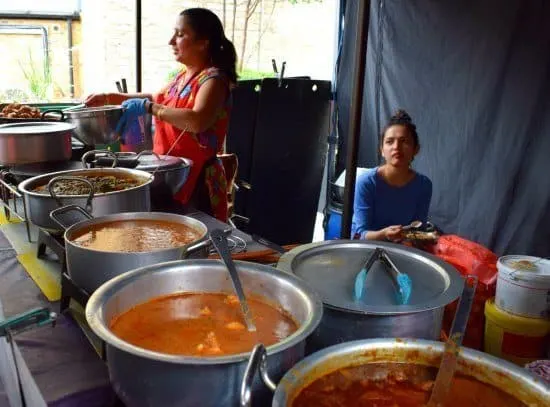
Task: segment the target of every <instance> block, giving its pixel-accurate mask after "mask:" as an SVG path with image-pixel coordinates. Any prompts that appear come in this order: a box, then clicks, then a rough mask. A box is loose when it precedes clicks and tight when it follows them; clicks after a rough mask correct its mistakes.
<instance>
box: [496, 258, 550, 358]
mask: <svg viewBox="0 0 550 407" xmlns="http://www.w3.org/2000/svg"><path fill="white" fill-rule="evenodd" d="M497 268H498V279H497V288H496V295H495V298H494V299H491V300H488V301H487V302H486V304H485V317H486V323H485V351H486V352H487V353H490V354H492V355H494V356H497V357H500V358H503V359H506V360H509V361H511V362H513V363H516V364H519V365H525V364H526V363H529V362H532V361H534V360H538V359H547V358H550V355H549V347H550V260H544V259H540V258H538V257H531V256H504V257H501V258H499V260H498V263H497Z"/></svg>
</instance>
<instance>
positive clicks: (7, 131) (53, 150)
mask: <svg viewBox="0 0 550 407" xmlns="http://www.w3.org/2000/svg"><path fill="white" fill-rule="evenodd" d="M74 129H75V126H74V125H72V124H70V123H62V122H22V123H10V124H3V125H0V164H2V165H20V164H29V163H42V162H49V161H66V160H68V159H69V158H71V154H72V144H71V135H72V132H73V130H74Z"/></svg>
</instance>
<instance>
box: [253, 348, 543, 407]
mask: <svg viewBox="0 0 550 407" xmlns="http://www.w3.org/2000/svg"><path fill="white" fill-rule="evenodd" d="M443 346H444V344H443V343H442V342H435V341H427V340H414V339H410V340H402V339H368V340H360V341H352V342H347V343H343V344H339V345H334V346H331V347H329V348H326V349H323V350H322V351H319V352H316V353H314V354H312V355H310V356H309V357H307V358H306V359H304V360H302V361H301V362H299V363H298V364H297V365H295V366H294V367H293V368H292V369H291V370H289V371H288V372H287V373H286V374H285V376H284V377H283V378H282V379H281V381H280V382H279V384H278V386H277V387H276V390H275V395H274V398H273V403H272V406H273V407H283V406H284V407H328V406H331V407H340V406H342V407H343V406H355V407H374V406H377V407H385V406H392V407H395V406H399V407H421V406H425V405H426V404H427V402H428V400H429V397H430V394H431V389H432V386H433V382H434V379H435V375H436V373H437V368H438V366H439V363H440V360H441V354H442V352H443ZM261 359H262V348H261V346H259V347H257V348H255V350H254V352H253V357H252V358H251V361H253V360H256V361H261ZM256 364H257V363H256ZM252 365H254V363H252ZM267 365H268V363H267ZM264 367H265V363H264ZM249 370H251V372H249V374H248V377H251V376H252V375H253V370H254V368H253V366H251V368H250V369H249ZM262 377H266V378H268V374H266V373H265V372H264V374H263V375H262ZM272 384H273V383H271V385H272ZM243 405H246V404H243ZM548 405H550V387H548V385H546V384H544V383H543V382H542V381H541V380H538V379H536V378H535V377H534V376H531V374H530V373H529V372H527V370H525V369H522V368H519V367H518V366H516V365H513V364H511V363H509V362H506V361H504V360H501V359H498V358H495V357H493V356H490V355H488V354H485V353H481V352H478V351H475V350H473V349H468V348H461V350H460V353H459V359H458V373H457V374H456V375H455V377H454V378H453V381H452V385H451V390H450V393H449V397H448V399H447V402H446V404H445V405H444V406H442V407H465V406H468V407H476V406H484V407H503V406H506V407H526V406H540V407H542V406H548Z"/></svg>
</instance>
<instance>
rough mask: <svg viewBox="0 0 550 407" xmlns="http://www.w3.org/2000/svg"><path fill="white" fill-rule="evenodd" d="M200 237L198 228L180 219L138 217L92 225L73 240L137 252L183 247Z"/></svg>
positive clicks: (97, 247) (91, 246) (103, 248)
mask: <svg viewBox="0 0 550 407" xmlns="http://www.w3.org/2000/svg"><path fill="white" fill-rule="evenodd" d="M199 237H200V234H199V233H198V232H197V231H196V230H195V229H193V228H191V227H189V226H186V225H183V224H181V223H174V222H166V221H160V220H148V219H138V220H122V221H114V222H105V223H101V224H99V225H93V226H91V227H90V228H88V229H87V230H86V231H84V232H81V233H79V234H78V235H76V236H75V237H73V238H72V239H71V241H72V242H73V243H75V244H77V245H78V246H82V247H86V248H88V249H93V250H99V251H104V252H125V253H130V252H132V253H135V252H151V251H155V250H162V249H170V248H176V247H182V246H184V245H186V244H189V243H191V242H193V241H195V240H197V239H198V238H199Z"/></svg>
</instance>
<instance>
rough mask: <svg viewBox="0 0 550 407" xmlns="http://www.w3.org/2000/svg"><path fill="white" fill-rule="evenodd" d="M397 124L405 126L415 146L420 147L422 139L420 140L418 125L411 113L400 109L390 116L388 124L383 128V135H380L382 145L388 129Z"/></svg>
mask: <svg viewBox="0 0 550 407" xmlns="http://www.w3.org/2000/svg"><path fill="white" fill-rule="evenodd" d="M395 125H400V126H404V127H405V128H406V129H407V131H408V132H409V134H410V135H411V137H412V139H413V141H414V145H415V147H418V146H419V145H420V141H419V140H418V133H417V132H416V125H415V124H414V123H413V121H412V119H411V116H409V114H408V113H407V112H406V111H404V110H402V109H399V110H398V111H397V112H395V114H394V115H393V116H392V117H391V118H390V120H389V122H388V124H386V127H384V129H383V130H382V135H381V137H380V145H382V144H383V143H384V136H385V134H386V131H387V130H388V129H389V128H390V127H391V126H395Z"/></svg>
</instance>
